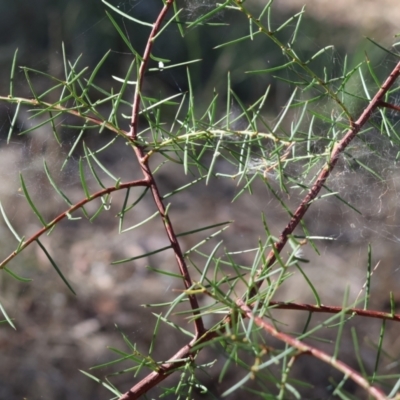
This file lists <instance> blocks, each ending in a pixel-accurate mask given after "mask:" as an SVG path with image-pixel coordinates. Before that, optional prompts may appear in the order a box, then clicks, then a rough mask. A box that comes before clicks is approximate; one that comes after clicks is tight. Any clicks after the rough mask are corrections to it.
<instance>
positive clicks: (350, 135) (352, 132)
mask: <svg viewBox="0 0 400 400" xmlns="http://www.w3.org/2000/svg"><path fill="white" fill-rule="evenodd" d="M399 75H400V62H399V63H398V64H397V65H396V67H395V68H394V69H393V71H392V72H391V73H390V75H389V77H388V78H387V79H386V81H385V82H384V84H383V85H382V87H381V88H380V89H379V91H378V92H377V93H376V95H375V96H374V98H373V99H372V100H371V102H370V103H369V104H368V106H367V107H366V108H365V110H364V111H363V113H362V114H361V115H360V117H359V118H358V119H357V121H356V122H354V123H353V125H352V126H351V128H350V129H349V130H348V131H347V133H346V135H345V136H344V137H343V139H342V140H341V141H340V142H339V143H337V144H336V145H335V147H334V149H333V151H332V154H331V159H330V160H329V161H328V162H327V163H326V164H325V166H324V167H323V168H322V171H321V173H320V174H319V176H318V178H317V180H316V181H315V183H314V185H313V186H312V188H311V189H310V191H309V192H308V194H307V195H306V196H305V197H304V199H303V201H302V202H301V203H300V205H299V206H298V208H297V210H296V211H295V213H294V214H293V217H292V218H291V219H290V221H289V223H288V224H287V225H286V227H285V229H284V230H283V231H282V233H281V235H280V237H279V240H278V241H277V242H276V243H275V249H273V250H271V251H270V253H269V254H268V257H267V262H266V263H265V266H264V268H269V267H270V266H271V265H272V264H273V263H274V261H275V260H276V254H277V253H280V252H281V250H282V249H283V247H284V246H285V244H286V242H287V241H288V237H289V235H290V234H291V233H293V231H294V229H295V228H296V227H297V225H298V224H299V223H300V221H301V219H302V218H303V216H304V214H305V213H306V211H307V210H308V207H309V206H310V204H311V203H312V201H313V200H314V199H315V198H316V197H317V196H318V194H319V192H320V191H321V189H322V187H323V185H324V184H325V182H326V180H327V179H328V177H329V175H330V173H331V172H332V170H333V168H334V167H335V165H336V163H337V161H338V160H339V157H340V155H341V154H342V153H343V151H344V150H345V149H346V147H347V146H348V145H349V144H350V142H351V141H352V140H353V139H354V138H355V136H356V135H357V133H358V132H359V131H360V130H361V128H362V127H363V126H364V125H365V123H366V122H367V121H368V120H369V118H370V117H371V115H372V113H373V112H374V111H375V110H376V109H377V108H378V107H379V106H381V105H382V104H383V103H382V98H383V97H384V96H385V94H386V93H387V91H388V90H389V89H390V87H391V86H392V85H393V84H394V82H395V81H396V79H397V78H398V76H399ZM262 283H263V281H259V282H258V283H257V286H256V287H255V288H254V289H253V291H252V295H254V294H255V292H256V290H257V289H258V288H260V286H261V285H262Z"/></svg>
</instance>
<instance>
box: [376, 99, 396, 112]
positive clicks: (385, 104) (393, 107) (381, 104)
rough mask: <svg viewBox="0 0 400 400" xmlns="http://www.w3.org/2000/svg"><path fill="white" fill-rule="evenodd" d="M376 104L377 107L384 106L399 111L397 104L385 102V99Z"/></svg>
mask: <svg viewBox="0 0 400 400" xmlns="http://www.w3.org/2000/svg"><path fill="white" fill-rule="evenodd" d="M378 105H379V107H385V108H390V109H392V110H395V111H400V107H399V106H396V105H394V104H391V103H386V101H380V102H379V104H378Z"/></svg>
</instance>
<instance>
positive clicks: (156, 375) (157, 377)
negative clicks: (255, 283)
mask: <svg viewBox="0 0 400 400" xmlns="http://www.w3.org/2000/svg"><path fill="white" fill-rule="evenodd" d="M269 304H270V306H272V307H271V309H274V308H276V309H284V310H302V311H309V312H319V313H329V314H338V313H340V312H343V308H342V307H335V306H322V305H321V306H316V305H311V304H297V303H284V302H279V301H271V302H270V303H269ZM345 313H346V314H350V315H352V314H356V315H358V316H360V317H369V318H377V319H384V320H391V321H400V314H393V315H392V314H389V313H385V312H382V311H374V310H362V309H359V308H349V309H346V311H345ZM225 322H226V323H229V320H228V319H226V321H225ZM222 332H223V329H222V330H220V333H222ZM217 335H218V334H217V333H216V332H214V331H207V332H206V333H205V334H204V336H202V337H201V339H200V340H199V341H197V342H194V341H192V342H190V343H188V344H186V345H185V346H183V347H182V348H181V349H180V350H179V351H178V352H177V353H176V354H175V355H174V356H172V357H171V358H170V359H169V360H168V361H167V362H165V363H164V364H163V365H162V367H160V369H159V370H158V371H154V372H152V373H150V374H149V375H148V376H146V377H145V378H144V379H143V380H141V381H140V382H139V383H138V384H137V385H135V386H134V387H133V388H132V389H130V390H129V391H128V392H126V393H125V394H124V395H123V396H122V397H120V399H119V400H134V399H138V398H139V397H140V396H141V395H143V394H145V393H147V391H148V390H150V389H151V388H152V387H154V386H155V385H157V384H158V383H160V382H162V381H163V380H164V379H165V378H166V377H167V376H168V375H169V374H171V373H172V372H173V371H174V370H176V369H177V368H179V367H181V366H182V365H184V364H185V361H182V362H180V361H179V360H182V359H186V358H188V357H190V355H191V353H192V349H193V346H194V345H199V344H200V343H206V342H208V341H210V340H212V339H213V338H215V337H216V336H217ZM278 339H279V338H278Z"/></svg>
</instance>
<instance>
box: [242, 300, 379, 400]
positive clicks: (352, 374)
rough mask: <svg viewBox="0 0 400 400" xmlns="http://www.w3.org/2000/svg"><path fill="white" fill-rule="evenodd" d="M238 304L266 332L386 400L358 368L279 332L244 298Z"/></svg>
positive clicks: (375, 396)
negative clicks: (254, 310)
mask: <svg viewBox="0 0 400 400" xmlns="http://www.w3.org/2000/svg"><path fill="white" fill-rule="evenodd" d="M237 304H238V306H239V307H240V309H241V310H242V311H243V312H244V313H245V315H246V317H248V318H249V319H251V320H252V321H254V322H255V324H256V325H257V326H259V327H261V328H263V329H264V331H265V332H267V333H269V334H270V335H271V336H273V337H275V338H276V339H278V340H280V341H282V342H285V343H287V344H288V345H289V346H292V347H294V348H295V349H298V350H300V351H301V352H302V353H305V354H310V355H312V356H313V357H315V358H317V359H319V360H321V361H323V362H325V363H327V364H329V365H331V366H332V367H334V368H335V369H337V370H338V371H341V372H343V374H345V375H346V376H348V377H349V378H350V379H352V380H353V381H354V382H355V383H357V384H358V385H359V386H361V387H362V388H364V389H365V390H366V391H367V392H368V394H369V395H370V396H372V397H373V398H375V399H377V400H385V399H387V397H386V396H385V394H384V393H383V392H382V391H381V390H379V389H378V388H376V387H374V386H371V385H370V384H369V382H368V381H367V380H366V379H365V378H363V377H362V376H361V375H360V374H359V373H358V372H357V371H356V370H354V369H353V368H351V367H349V366H348V365H347V364H345V363H344V362H342V361H339V360H337V359H335V358H333V357H332V356H331V355H330V354H327V353H325V352H323V351H321V350H318V349H316V348H315V347H312V346H309V345H307V344H305V343H303V342H301V341H300V340H298V339H296V338H293V337H292V336H289V335H287V334H285V333H282V332H278V331H277V330H276V329H275V328H274V327H273V326H272V325H270V324H268V323H267V322H265V321H264V320H263V319H262V318H260V317H257V316H255V315H254V314H253V312H252V310H251V308H250V307H249V306H248V305H246V304H245V303H244V302H243V300H241V299H239V300H238V301H237Z"/></svg>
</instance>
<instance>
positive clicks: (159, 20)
mask: <svg viewBox="0 0 400 400" xmlns="http://www.w3.org/2000/svg"><path fill="white" fill-rule="evenodd" d="M173 3H174V0H166V2H165V4H164V7H163V9H162V10H161V11H160V14H158V18H157V20H156V22H155V23H154V25H153V29H152V30H151V32H150V35H149V38H148V40H147V43H146V48H145V50H144V53H143V58H142V62H141V64H140V68H139V75H138V78H137V82H136V89H135V94H134V96H133V106H132V118H131V130H130V132H129V137H131V138H132V139H133V140H136V138H137V126H138V118H139V105H140V94H141V90H142V85H143V79H144V73H145V72H146V68H147V64H148V62H149V59H150V54H151V49H152V48H153V45H154V40H155V36H156V35H157V32H158V31H159V30H160V28H161V24H162V22H163V21H164V18H165V16H166V15H167V13H168V10H169V9H170V8H171V6H172V4H173Z"/></svg>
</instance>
